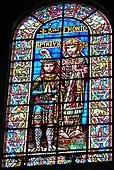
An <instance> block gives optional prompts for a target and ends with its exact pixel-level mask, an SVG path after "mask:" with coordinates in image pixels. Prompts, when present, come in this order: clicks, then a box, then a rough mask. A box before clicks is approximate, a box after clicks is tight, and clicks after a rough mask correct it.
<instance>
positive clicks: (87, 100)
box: [2, 3, 112, 167]
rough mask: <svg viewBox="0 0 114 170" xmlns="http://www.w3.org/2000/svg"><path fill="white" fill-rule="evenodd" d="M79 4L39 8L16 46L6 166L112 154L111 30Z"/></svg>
mask: <svg viewBox="0 0 114 170" xmlns="http://www.w3.org/2000/svg"><path fill="white" fill-rule="evenodd" d="M111 33H112V31H111V25H110V23H109V21H108V19H107V18H106V17H105V16H104V15H103V13H101V12H100V11H99V10H97V9H95V8H94V7H91V6H87V5H85V4H81V3H75V4H57V5H50V6H47V7H45V8H41V9H38V10H36V11H34V12H33V13H32V14H31V15H30V16H27V17H26V18H25V19H24V20H23V21H22V22H21V23H20V24H19V26H18V27H17V29H16V31H15V33H14V37H13V42H12V52H11V65H10V74H9V82H8V98H7V105H6V118H5V132H4V146H3V159H2V167H18V166H21V165H22V166H37V165H54V164H72V163H86V162H88V163H89V162H103V161H104V162H105V161H111V160H112V35H111Z"/></svg>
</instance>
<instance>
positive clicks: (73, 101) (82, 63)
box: [60, 38, 88, 149]
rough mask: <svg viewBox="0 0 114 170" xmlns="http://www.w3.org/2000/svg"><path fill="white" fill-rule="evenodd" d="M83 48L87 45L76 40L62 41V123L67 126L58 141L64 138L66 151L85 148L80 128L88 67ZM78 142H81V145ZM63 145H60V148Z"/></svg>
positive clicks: (83, 135) (82, 129) (82, 130)
mask: <svg viewBox="0 0 114 170" xmlns="http://www.w3.org/2000/svg"><path fill="white" fill-rule="evenodd" d="M85 47H87V43H86V42H83V41H81V40H79V39H77V38H69V39H65V40H64V41H63V53H64V58H63V59H62V72H64V73H65V78H64V81H65V87H66V93H65V99H64V107H63V115H64V119H63V122H64V123H65V124H66V125H68V126H66V128H63V129H62V130H61V131H60V138H61V139H60V140H62V139H65V138H66V140H67V141H66V142H64V143H65V147H64V148H67V149H77V148H78V149H83V148H85V147H86V142H85V140H86V134H85V130H84V128H83V126H82V119H83V118H82V114H83V115H84V112H85V111H86V112H87V107H86V109H85V110H84V107H85V106H84V103H85V100H86V102H87V80H86V79H85V78H86V77H87V73H88V66H87V61H86V60H87V59H86V57H85V55H84V54H83V53H82V49H83V48H85ZM86 117H87V114H86ZM69 125H71V126H69ZM77 139H79V140H77ZM83 139H85V140H83ZM62 141H64V140H62ZM79 141H81V142H82V145H80V143H81V142H79ZM72 142H73V143H74V145H73V144H72ZM64 143H62V145H61V146H62V147H63V146H64ZM66 143H67V145H66Z"/></svg>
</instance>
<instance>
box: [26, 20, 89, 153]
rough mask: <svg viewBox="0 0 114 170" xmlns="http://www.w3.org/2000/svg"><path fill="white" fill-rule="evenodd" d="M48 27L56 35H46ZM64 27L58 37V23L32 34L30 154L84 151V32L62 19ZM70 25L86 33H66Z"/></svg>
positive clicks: (78, 23)
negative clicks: (34, 36) (33, 45)
mask: <svg viewBox="0 0 114 170" xmlns="http://www.w3.org/2000/svg"><path fill="white" fill-rule="evenodd" d="M58 21H59V22H58ZM57 23H59V26H58V28H59V29H56V24H57ZM49 25H51V29H52V30H54V31H55V29H56V31H55V32H50V33H49V32H48V29H49V30H50V27H49ZM64 25H65V29H63V35H62V37H61V30H62V29H60V28H61V27H62V20H61V19H60V20H53V21H51V22H49V23H47V24H45V25H44V26H42V28H40V29H39V30H38V31H37V33H36V47H35V52H34V64H33V65H34V67H33V85H32V92H31V104H32V107H31V108H30V124H29V125H30V127H31V130H29V133H28V144H29V145H28V148H29V150H30V151H31V152H32V151H38V152H42V151H56V149H58V150H68V151H69V150H77V151H78V150H81V149H86V135H87V133H86V132H87V129H86V128H85V127H86V126H85V124H86V123H87V114H88V113H87V110H88V107H87V99H88V81H86V77H87V76H88V58H87V57H86V56H87V55H88V30H87V28H86V26H85V25H84V24H83V23H82V22H80V21H76V20H75V19H69V18H65V19H64ZM74 25H76V26H77V27H78V26H79V27H80V26H81V27H83V26H84V28H86V29H84V30H83V31H82V30H81V31H79V32H77V31H74V30H72V31H71V29H67V27H69V26H70V27H71V26H74ZM42 30H43V32H42ZM68 31H69V32H68Z"/></svg>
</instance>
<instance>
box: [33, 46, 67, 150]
mask: <svg viewBox="0 0 114 170" xmlns="http://www.w3.org/2000/svg"><path fill="white" fill-rule="evenodd" d="M40 54H41V55H42V56H43V58H42V59H41V61H40V62H42V70H41V75H40V76H39V77H37V78H36V79H35V80H34V82H33V85H32V101H33V111H32V124H33V125H34V126H35V148H33V149H32V151H41V150H43V151H46V150H48V151H52V150H55V148H56V146H54V145H53V139H54V124H55V123H57V121H58V119H61V116H62V108H61V107H62V105H61V104H59V103H60V102H62V101H63V93H64V86H63V85H62V82H61V83H60V77H59V76H58V73H57V69H56V68H57V63H56V61H55V60H54V59H53V58H52V56H51V55H50V52H49V51H48V50H47V49H41V50H40ZM58 102H59V103H58ZM60 108H61V109H60ZM59 109H60V111H59ZM43 128H45V129H46V130H45V134H44V133H43ZM43 136H46V143H47V146H43V145H42V144H41V143H42V142H41V141H42V137H43ZM41 145H42V146H41Z"/></svg>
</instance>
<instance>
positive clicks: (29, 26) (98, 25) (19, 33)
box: [13, 2, 112, 40]
mask: <svg viewBox="0 0 114 170" xmlns="http://www.w3.org/2000/svg"><path fill="white" fill-rule="evenodd" d="M63 17H69V18H75V19H77V20H79V21H82V22H84V23H85V24H86V25H88V27H89V29H90V34H108V33H111V32H112V29H111V25H110V22H109V20H108V19H107V17H106V16H105V15H104V14H103V13H102V12H101V11H99V10H98V9H97V8H95V7H92V6H89V5H86V4H83V3H79V2H77V3H66V4H62V3H60V4H54V5H48V6H46V7H42V8H40V9H37V10H35V11H34V12H31V14H29V15H28V16H27V17H25V19H24V20H23V21H22V22H21V23H20V24H19V25H18V27H17V28H16V31H15V33H14V37H13V39H14V40H15V39H18V40H20V39H27V38H34V34H35V32H36V30H38V28H40V27H41V25H42V24H46V23H47V22H49V21H51V20H56V19H58V18H63ZM62 24H63V25H64V24H65V23H62V22H60V23H59V22H58V23H56V26H57V27H61V26H62Z"/></svg>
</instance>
